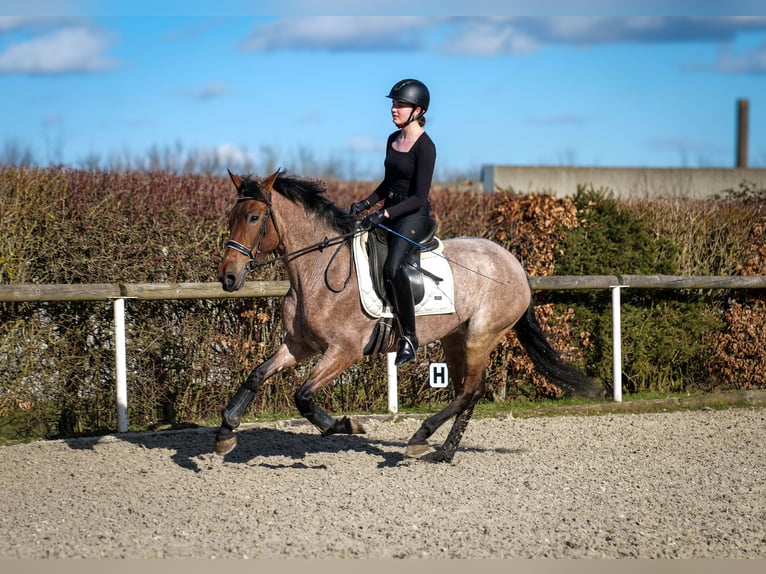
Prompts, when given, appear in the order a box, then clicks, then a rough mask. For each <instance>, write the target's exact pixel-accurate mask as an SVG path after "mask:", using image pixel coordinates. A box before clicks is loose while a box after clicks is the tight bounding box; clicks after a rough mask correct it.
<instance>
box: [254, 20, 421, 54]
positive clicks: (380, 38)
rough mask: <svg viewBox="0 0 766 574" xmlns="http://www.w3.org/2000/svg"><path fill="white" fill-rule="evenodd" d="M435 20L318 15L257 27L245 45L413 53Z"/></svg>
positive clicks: (273, 47) (277, 21)
mask: <svg viewBox="0 0 766 574" xmlns="http://www.w3.org/2000/svg"><path fill="white" fill-rule="evenodd" d="M433 23H434V19H433V18H422V17H415V16H316V17H311V18H283V19H279V20H274V21H271V22H268V23H265V24H261V25H259V26H257V27H256V28H255V29H254V30H253V31H252V32H251V33H250V34H249V35H248V37H247V38H246V39H245V41H244V42H243V43H242V48H243V49H245V50H248V51H255V52H260V51H267V50H289V49H295V50H315V49H323V50H330V51H346V50H348V51H354V50H412V49H418V48H420V47H422V45H421V41H422V40H421V35H420V34H419V32H420V31H422V30H424V29H426V28H428V27H430V26H432V25H433Z"/></svg>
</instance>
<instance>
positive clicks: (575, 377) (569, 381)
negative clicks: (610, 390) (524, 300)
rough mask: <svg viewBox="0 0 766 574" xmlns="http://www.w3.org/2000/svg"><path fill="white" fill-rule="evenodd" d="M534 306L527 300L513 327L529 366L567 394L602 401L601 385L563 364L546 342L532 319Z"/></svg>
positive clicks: (567, 364)
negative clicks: (535, 368) (523, 312)
mask: <svg viewBox="0 0 766 574" xmlns="http://www.w3.org/2000/svg"><path fill="white" fill-rule="evenodd" d="M534 307H535V302H534V299H532V300H530V302H529V307H527V312H526V313H525V314H524V315H523V316H522V317H521V319H519V320H518V322H517V323H516V325H514V331H515V332H516V336H517V338H518V339H519V342H520V343H521V346H522V347H524V350H525V351H526V352H527V354H528V355H529V356H530V358H531V359H532V362H533V363H534V364H535V367H537V368H538V369H539V370H540V371H541V372H542V373H543V374H544V375H545V376H546V377H548V379H550V380H551V381H552V382H553V383H555V384H556V385H558V386H559V387H561V388H563V389H564V391H565V392H566V393H567V394H574V395H579V396H582V397H589V398H601V397H603V389H602V388H601V385H600V384H598V383H597V382H596V381H594V380H593V379H591V378H590V377H588V376H586V375H584V374H583V373H581V372H580V371H579V370H577V369H576V368H575V367H574V366H572V365H570V364H569V363H567V362H565V361H564V360H563V359H562V358H561V355H560V354H559V353H558V351H556V350H555V349H554V348H553V347H551V345H550V343H549V342H548V339H547V337H546V336H545V333H543V330H542V328H541V327H540V324H539V323H538V322H537V318H536V317H535V309H534Z"/></svg>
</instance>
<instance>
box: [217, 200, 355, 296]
mask: <svg viewBox="0 0 766 574" xmlns="http://www.w3.org/2000/svg"><path fill="white" fill-rule="evenodd" d="M250 200H253V201H260V202H261V203H264V204H265V205H266V214H265V216H264V218H263V220H262V221H261V227H260V229H259V230H258V235H257V236H256V237H255V243H254V244H253V247H251V248H248V247H247V246H245V245H242V244H241V243H239V242H238V241H234V240H233V239H228V240H227V241H226V243H224V247H229V248H231V249H233V250H234V251H237V252H239V253H241V254H242V255H245V256H246V257H247V258H248V261H247V264H246V268H247V272H248V273H251V272H253V271H255V270H256V269H257V268H258V267H261V266H263V265H269V264H270V263H274V262H276V261H279V260H280V259H281V260H284V261H285V263H287V262H288V261H290V260H291V259H295V258H296V257H300V256H301V255H305V254H306V253H310V252H311V251H323V250H324V249H325V248H326V247H330V246H331V245H338V249H337V250H336V251H335V253H334V254H333V256H332V257H331V258H330V261H329V263H328V264H327V268H326V269H325V284H326V285H327V287H328V288H329V289H330V290H331V291H333V292H335V293H340V292H341V291H343V290H344V289H345V288H346V287H347V286H348V283H349V281H350V280H351V273H352V265H353V257H349V262H348V263H349V265H348V275H347V277H346V280H345V281H344V282H343V287H341V288H340V289H336V288H335V287H333V286H331V285H330V281H329V277H328V273H329V269H330V266H331V265H332V262H333V261H334V260H335V257H337V255H338V253H339V252H340V250H341V248H342V247H343V245H344V244H346V245H348V248H349V251H351V242H350V239H351V238H352V237H354V236H355V235H356V234H358V233H360V232H361V231H362V230H361V229H355V230H354V231H351V232H349V233H344V234H342V235H336V236H335V237H329V238H328V237H325V238H324V239H323V240H322V241H320V242H318V243H314V244H313V245H309V246H308V247H304V248H302V249H298V250H297V251H293V252H291V253H285V254H283V255H281V256H279V257H275V258H273V259H268V260H265V261H258V256H259V255H260V254H261V249H262V248H263V240H264V239H265V238H266V233H267V231H268V224H269V220H271V223H272V225H273V226H274V231H275V232H276V233H277V239H278V240H279V244H278V247H281V248H282V250H284V247H285V245H284V242H283V241H282V234H281V233H280V232H279V226H278V225H277V220H276V218H275V217H274V210H273V209H272V206H271V193H269V197H268V198H267V199H264V198H261V197H251V196H242V197H238V198H237V203H240V202H242V201H250Z"/></svg>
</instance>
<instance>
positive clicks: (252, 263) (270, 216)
mask: <svg viewBox="0 0 766 574" xmlns="http://www.w3.org/2000/svg"><path fill="white" fill-rule="evenodd" d="M250 200H253V201H260V202H261V203H265V204H266V215H265V217H264V218H263V221H262V222H261V227H260V229H259V230H258V235H257V236H256V238H255V243H254V244H253V247H251V248H250V249H248V248H247V246H245V245H242V244H241V243H239V242H237V241H234V240H233V239H229V240H228V241H226V243H224V247H229V248H231V249H233V250H234V251H238V252H240V253H241V254H242V255H246V256H247V257H248V262H247V270H248V271H254V270H255V269H256V268H257V267H258V256H259V255H260V254H261V248H262V247H263V240H264V239H265V237H266V232H267V227H268V224H269V220H271V223H272V225H273V226H274V231H276V233H277V238H278V239H279V245H282V236H281V235H280V233H279V227H278V226H277V221H276V219H274V210H272V209H271V194H269V199H262V198H260V197H247V196H243V197H239V198H237V203H240V202H242V201H250ZM253 251H255V253H253Z"/></svg>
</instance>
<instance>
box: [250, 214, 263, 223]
mask: <svg viewBox="0 0 766 574" xmlns="http://www.w3.org/2000/svg"><path fill="white" fill-rule="evenodd" d="M260 217H261V216H260V215H258V214H257V213H253V214H251V215H250V219H248V223H256V222H257V221H258V219H259V218H260Z"/></svg>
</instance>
